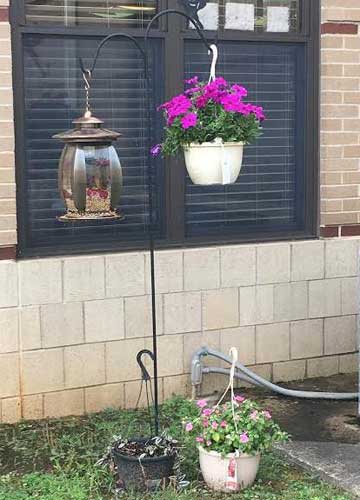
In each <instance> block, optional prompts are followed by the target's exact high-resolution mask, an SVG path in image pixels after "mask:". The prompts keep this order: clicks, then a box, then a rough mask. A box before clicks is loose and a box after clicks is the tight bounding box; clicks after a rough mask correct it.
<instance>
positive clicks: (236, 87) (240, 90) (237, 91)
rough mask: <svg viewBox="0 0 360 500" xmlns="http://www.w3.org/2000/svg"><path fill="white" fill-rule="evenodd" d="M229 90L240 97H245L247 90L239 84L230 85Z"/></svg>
mask: <svg viewBox="0 0 360 500" xmlns="http://www.w3.org/2000/svg"><path fill="white" fill-rule="evenodd" d="M231 90H232V91H233V92H234V94H236V95H237V96H238V97H240V99H241V98H242V97H246V96H247V95H248V91H247V90H246V88H245V87H242V86H241V85H237V84H235V85H232V86H231Z"/></svg>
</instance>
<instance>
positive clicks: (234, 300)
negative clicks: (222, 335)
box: [202, 288, 239, 330]
mask: <svg viewBox="0 0 360 500" xmlns="http://www.w3.org/2000/svg"><path fill="white" fill-rule="evenodd" d="M202 298H203V308H202V320H203V328H204V330H217V329H220V328H231V327H233V326H238V325H239V290H238V288H223V289H221V290H209V291H206V292H203V297H202Z"/></svg>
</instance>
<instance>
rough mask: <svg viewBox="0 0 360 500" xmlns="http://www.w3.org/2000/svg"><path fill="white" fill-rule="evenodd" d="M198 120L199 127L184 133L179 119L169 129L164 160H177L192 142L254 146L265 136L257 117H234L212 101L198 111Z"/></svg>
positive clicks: (164, 147) (164, 143) (163, 151)
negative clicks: (221, 142) (183, 149)
mask: <svg viewBox="0 0 360 500" xmlns="http://www.w3.org/2000/svg"><path fill="white" fill-rule="evenodd" d="M197 116H198V120H197V124H196V126H195V127H190V128H188V129H184V128H183V127H182V124H181V119H180V118H179V117H178V118H176V119H175V120H174V122H173V124H172V125H171V126H169V127H166V128H165V139H164V142H163V147H162V153H163V155H164V156H175V155H176V154H178V153H179V152H180V151H181V149H182V148H183V147H184V146H185V147H186V146H188V145H189V144H191V143H192V142H194V143H199V144H202V143H203V142H212V141H214V140H215V139H222V141H223V142H242V143H244V144H250V143H252V142H254V141H255V140H256V139H257V138H258V137H259V136H260V135H261V127H260V124H259V121H258V120H257V119H256V117H255V115H253V114H250V115H247V116H245V115H242V114H239V113H230V112H227V111H225V110H224V108H223V107H222V106H221V105H220V104H217V103H214V102H211V101H209V103H208V104H207V105H206V106H205V107H204V108H202V109H199V110H198V111H197Z"/></svg>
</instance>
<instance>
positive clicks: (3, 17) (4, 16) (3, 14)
mask: <svg viewBox="0 0 360 500" xmlns="http://www.w3.org/2000/svg"><path fill="white" fill-rule="evenodd" d="M8 21H9V7H0V22H1V23H6V22H8Z"/></svg>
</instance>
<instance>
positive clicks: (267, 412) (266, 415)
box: [262, 410, 271, 420]
mask: <svg viewBox="0 0 360 500" xmlns="http://www.w3.org/2000/svg"><path fill="white" fill-rule="evenodd" d="M262 414H263V415H264V417H265V418H266V419H267V420H270V419H271V413H270V412H269V411H267V410H265V411H263V412H262Z"/></svg>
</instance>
